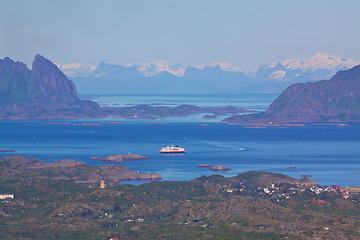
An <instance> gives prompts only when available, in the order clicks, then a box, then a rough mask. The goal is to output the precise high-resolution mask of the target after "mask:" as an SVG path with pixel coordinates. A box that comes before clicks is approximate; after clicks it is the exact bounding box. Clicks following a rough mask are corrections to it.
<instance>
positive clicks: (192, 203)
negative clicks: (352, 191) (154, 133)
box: [0, 159, 360, 239]
mask: <svg viewBox="0 0 360 240" xmlns="http://www.w3.org/2000/svg"><path fill="white" fill-rule="evenodd" d="M0 166H1V167H2V170H3V173H4V174H2V175H1V177H0V194H3V193H9V194H15V198H14V199H5V200H1V202H0V203H1V205H0V228H1V231H0V239H109V238H115V237H117V238H119V239H304V238H316V237H318V238H326V239H331V238H333V239H338V238H343V239H345V238H350V239H351V238H352V239H356V238H358V237H359V236H360V234H359V233H360V223H359V221H358V216H359V215H360V204H359V202H358V199H359V197H358V195H353V197H350V198H348V199H344V198H343V197H342V195H341V194H340V193H339V192H337V191H327V192H321V193H320V194H317V193H315V192H313V191H310V190H305V189H306V187H297V186H296V185H294V184H292V183H287V182H286V181H288V180H289V181H293V180H292V179H290V178H289V177H287V176H285V175H282V174H272V173H266V172H260V171H256V172H247V173H244V174H240V175H238V176H236V177H232V178H225V177H223V176H220V175H212V176H209V177H205V176H203V177H200V178H197V179H194V180H192V181H184V182H170V181H169V182H152V183H148V184H143V185H140V186H135V185H115V186H111V187H108V188H106V189H99V188H98V187H89V186H82V185H77V184H75V183H73V182H71V181H66V180H51V179H47V177H48V176H49V174H51V171H52V170H49V172H48V171H47V170H46V169H45V168H44V169H41V171H40V170H39V171H37V170H36V171H34V170H25V169H24V170H22V171H18V170H17V169H16V168H14V167H12V166H11V164H8V163H7V162H6V161H3V160H1V159H0ZM78 171H81V168H79V169H78V170H77V171H74V174H77V173H78ZM279 179H282V180H283V181H285V182H283V183H281V184H278V185H277V186H278V187H277V188H276V189H273V190H272V191H273V192H272V193H265V192H264V191H263V188H264V187H268V188H269V184H270V183H271V182H272V181H279ZM265 182H266V183H265ZM295 188H296V189H297V190H294V189H295ZM290 189H292V190H290ZM318 200H323V201H325V202H324V203H319V202H318Z"/></svg>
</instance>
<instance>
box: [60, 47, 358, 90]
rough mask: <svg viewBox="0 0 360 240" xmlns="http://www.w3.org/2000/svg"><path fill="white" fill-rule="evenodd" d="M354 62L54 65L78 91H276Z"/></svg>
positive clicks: (319, 57)
mask: <svg viewBox="0 0 360 240" xmlns="http://www.w3.org/2000/svg"><path fill="white" fill-rule="evenodd" d="M357 64H359V63H357V62H356V61H353V60H351V59H348V58H343V57H339V56H332V55H328V54H320V53H319V54H316V55H314V56H312V57H310V58H309V59H295V58H294V59H288V60H285V61H281V62H278V63H273V64H268V65H263V66H260V67H259V68H258V69H257V70H256V71H255V72H252V71H246V70H243V69H241V68H239V67H236V66H233V65H232V64H231V63H226V62H219V63H213V64H209V65H201V66H195V67H184V66H182V65H172V64H169V63H167V62H165V61H154V62H150V63H143V64H127V65H113V64H107V63H101V64H100V65H99V66H97V67H96V66H93V65H86V64H79V63H70V64H57V66H58V67H59V69H60V70H61V71H63V72H64V73H65V75H67V76H68V77H69V78H70V79H72V80H73V81H74V83H75V85H76V86H77V89H78V91H79V93H80V94H149V93H152V94H192V93H205V94H213V93H234V94H235V93H280V92H281V91H283V90H284V89H285V88H286V87H288V86H289V85H291V84H293V83H298V82H314V81H318V80H323V79H330V78H331V77H332V76H333V75H334V74H335V73H336V72H338V71H339V70H347V69H349V68H351V67H353V66H355V65H357Z"/></svg>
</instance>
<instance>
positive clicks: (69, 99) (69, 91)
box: [32, 54, 79, 104]
mask: <svg viewBox="0 0 360 240" xmlns="http://www.w3.org/2000/svg"><path fill="white" fill-rule="evenodd" d="M32 76H33V81H34V84H35V88H36V89H37V90H38V94H40V95H41V96H38V99H39V98H41V99H46V100H47V101H50V102H57V103H68V104H74V103H76V102H79V97H78V95H77V92H76V87H75V85H74V84H73V83H72V82H71V81H70V80H69V79H68V78H67V77H66V76H65V75H64V74H63V73H62V72H61V71H60V70H59V69H58V67H57V66H56V65H55V64H53V63H52V62H51V61H49V60H47V59H46V58H44V57H43V56H41V55H39V54H37V55H36V56H35V59H34V61H33V64H32Z"/></svg>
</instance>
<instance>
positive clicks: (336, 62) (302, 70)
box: [256, 53, 359, 82]
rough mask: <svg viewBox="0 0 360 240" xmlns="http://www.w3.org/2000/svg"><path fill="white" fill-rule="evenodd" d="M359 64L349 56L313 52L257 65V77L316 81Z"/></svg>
mask: <svg viewBox="0 0 360 240" xmlns="http://www.w3.org/2000/svg"><path fill="white" fill-rule="evenodd" d="M357 64H359V63H358V62H355V61H353V60H351V59H349V58H344V57H339V56H333V55H329V54H321V53H318V54H315V55H314V56H312V57H310V58H307V59H298V58H293V59H287V60H285V61H281V62H278V63H273V64H269V65H264V66H261V67H259V69H258V71H257V74H256V76H257V78H258V79H263V80H273V81H280V82H286V81H300V82H301V81H317V80H321V79H329V78H331V77H332V76H333V75H334V74H335V73H336V72H338V71H339V70H347V69H349V68H351V67H353V66H355V65H357Z"/></svg>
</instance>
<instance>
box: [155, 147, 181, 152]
mask: <svg viewBox="0 0 360 240" xmlns="http://www.w3.org/2000/svg"><path fill="white" fill-rule="evenodd" d="M160 153H185V149H184V148H182V147H179V146H176V147H174V146H171V147H169V146H167V147H163V148H161V150H160Z"/></svg>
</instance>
